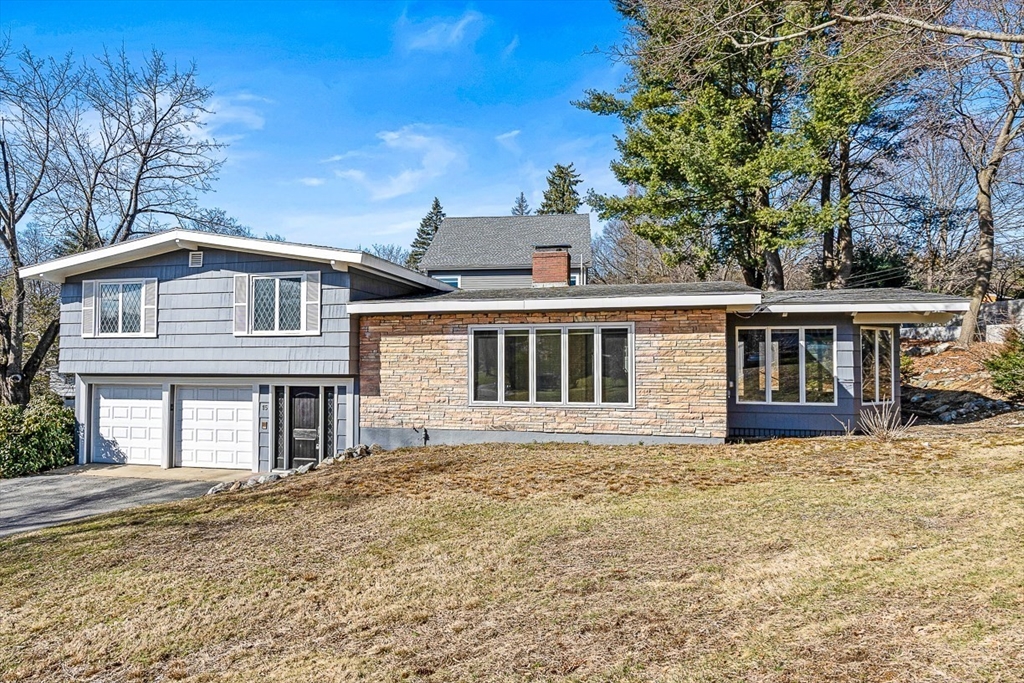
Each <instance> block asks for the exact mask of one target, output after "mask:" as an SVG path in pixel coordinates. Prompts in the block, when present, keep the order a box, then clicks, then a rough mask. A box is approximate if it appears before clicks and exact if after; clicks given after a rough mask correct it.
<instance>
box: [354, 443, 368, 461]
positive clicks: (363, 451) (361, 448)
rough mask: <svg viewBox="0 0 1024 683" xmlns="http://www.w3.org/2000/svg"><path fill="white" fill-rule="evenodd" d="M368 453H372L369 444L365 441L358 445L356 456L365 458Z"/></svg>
mask: <svg viewBox="0 0 1024 683" xmlns="http://www.w3.org/2000/svg"><path fill="white" fill-rule="evenodd" d="M368 455H370V447H369V446H367V445H366V444H365V443H361V444H359V445H358V446H356V457H359V458H365V457H366V456H368Z"/></svg>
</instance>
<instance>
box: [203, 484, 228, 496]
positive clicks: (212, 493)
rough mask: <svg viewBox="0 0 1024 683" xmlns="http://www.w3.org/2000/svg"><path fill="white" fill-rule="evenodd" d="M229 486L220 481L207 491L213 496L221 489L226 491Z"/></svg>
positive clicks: (207, 493)
mask: <svg viewBox="0 0 1024 683" xmlns="http://www.w3.org/2000/svg"><path fill="white" fill-rule="evenodd" d="M227 488H228V485H227V484H224V483H220V484H217V485H216V486H214V487H213V488H211V489H210V490H209V491H207V492H206V495H208V496H212V495H214V494H217V493H220V492H221V491H226V490H227Z"/></svg>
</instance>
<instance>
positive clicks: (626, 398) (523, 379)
mask: <svg viewBox="0 0 1024 683" xmlns="http://www.w3.org/2000/svg"><path fill="white" fill-rule="evenodd" d="M631 334H632V326H631V325H624V324H621V323H620V324H615V325H611V324H609V325H596V326H594V325H588V326H580V325H526V326H513V325H508V326H499V327H479V328H477V327H474V328H471V329H470V349H471V350H472V358H471V359H470V369H471V372H470V378H471V380H470V381H471V384H472V386H471V387H470V396H471V397H472V402H473V403H484V404H486V403H497V404H506V403H507V404H528V405H564V406H571V405H581V406H582V405H628V404H630V403H631V402H632V400H633V391H632V387H633V380H632V377H633V364H632V354H631V348H632V345H631V338H630V335H631Z"/></svg>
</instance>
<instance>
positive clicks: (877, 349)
mask: <svg viewBox="0 0 1024 683" xmlns="http://www.w3.org/2000/svg"><path fill="white" fill-rule="evenodd" d="M893 355H894V354H893V333H892V329H890V328H887V327H879V328H873V327H862V328H860V369H861V400H862V401H863V402H864V403H886V402H888V401H891V400H892V397H893V393H894V391H893V385H894V382H895V373H894V372H893V371H892V365H893Z"/></svg>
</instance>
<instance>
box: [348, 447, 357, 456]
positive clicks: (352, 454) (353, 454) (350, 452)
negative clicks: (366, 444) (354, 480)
mask: <svg viewBox="0 0 1024 683" xmlns="http://www.w3.org/2000/svg"><path fill="white" fill-rule="evenodd" d="M358 452H359V451H358V450H357V449H355V448H351V447H349V448H346V449H345V457H346V458H354V457H356V453H358Z"/></svg>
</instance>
